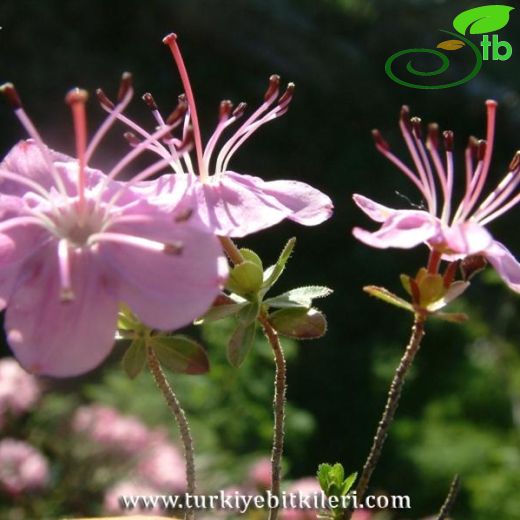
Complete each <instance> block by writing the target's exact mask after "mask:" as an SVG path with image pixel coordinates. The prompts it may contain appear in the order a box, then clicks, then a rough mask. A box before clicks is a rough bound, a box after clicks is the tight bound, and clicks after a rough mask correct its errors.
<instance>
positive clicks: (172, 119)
mask: <svg viewBox="0 0 520 520" xmlns="http://www.w3.org/2000/svg"><path fill="white" fill-rule="evenodd" d="M187 110H188V103H186V98H185V97H184V96H179V103H178V104H177V106H176V107H175V108H174V109H173V112H172V113H171V114H170V115H169V116H168V117H167V118H166V124H168V125H175V123H177V122H178V121H180V120H181V119H182V118H183V117H184V114H185V113H186V112H187Z"/></svg>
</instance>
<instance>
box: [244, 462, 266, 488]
mask: <svg viewBox="0 0 520 520" xmlns="http://www.w3.org/2000/svg"><path fill="white" fill-rule="evenodd" d="M249 478H250V480H251V481H252V483H253V484H254V485H255V486H256V487H257V488H258V489H269V488H270V487H271V460H270V459H269V457H263V458H261V459H258V460H257V461H256V462H255V463H254V464H253V465H252V466H251V468H250V470H249Z"/></svg>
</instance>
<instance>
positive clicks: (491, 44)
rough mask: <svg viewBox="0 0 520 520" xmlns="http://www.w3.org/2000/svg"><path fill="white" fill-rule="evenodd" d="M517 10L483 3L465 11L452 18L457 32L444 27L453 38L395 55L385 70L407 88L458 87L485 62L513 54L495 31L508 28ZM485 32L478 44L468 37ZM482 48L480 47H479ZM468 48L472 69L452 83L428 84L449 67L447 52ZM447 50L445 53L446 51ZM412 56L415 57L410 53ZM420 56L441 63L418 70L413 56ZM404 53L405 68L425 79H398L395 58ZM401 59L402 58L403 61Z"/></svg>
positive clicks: (387, 62)
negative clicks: (425, 47) (395, 70)
mask: <svg viewBox="0 0 520 520" xmlns="http://www.w3.org/2000/svg"><path fill="white" fill-rule="evenodd" d="M513 9H514V7H511V6H509V5H484V6H481V7H475V8H474V9H468V10H467V11H463V12H462V13H460V14H459V15H457V16H456V17H455V19H454V20H453V27H454V28H455V30H456V31H457V32H451V31H445V30H441V32H443V33H445V34H447V35H449V36H450V37H451V38H450V39H448V40H444V41H442V42H440V43H439V44H438V45H437V48H436V49H422V48H417V49H406V50H404V51H399V52H396V53H395V54H392V56H390V57H389V58H388V59H387V60H386V63H385V72H386V74H387V75H388V77H389V78H390V79H392V80H393V81H395V82H396V83H399V85H403V86H404V87H410V88H418V89H423V90H434V89H444V88H451V87H456V86H458V85H462V84H463V83H466V82H468V81H469V80H471V79H473V78H474V77H475V76H476V75H477V74H478V73H479V72H480V69H481V68H482V63H483V62H484V61H488V60H493V61H507V60H508V59H509V58H511V56H512V55H513V48H512V47H511V44H510V43H509V42H506V41H501V40H500V39H499V38H498V35H496V34H493V35H491V36H490V35H489V33H493V32H495V31H498V30H500V29H502V28H503V27H505V26H506V25H507V24H508V22H509V13H510V12H511V11H512V10H513ZM477 34H478V35H483V36H482V39H481V41H480V46H478V45H476V44H475V43H473V42H472V41H471V40H470V39H469V35H477ZM479 47H480V48H479ZM463 48H466V49H468V50H469V51H470V55H471V57H472V60H473V62H474V65H473V68H472V69H471V71H470V72H469V73H468V74H466V76H464V77H463V78H461V79H459V80H455V81H451V82H449V83H443V84H436V85H428V84H425V83H423V81H424V82H427V78H434V77H437V76H440V75H441V74H443V73H444V72H446V70H448V68H449V66H450V60H449V58H448V55H447V54H446V52H454V51H458V50H459V49H463ZM443 51H446V52H443ZM409 55H413V56H409ZM417 55H423V56H424V55H431V56H434V57H435V58H436V59H438V60H440V65H439V66H438V67H437V68H436V69H434V70H430V71H424V70H419V69H418V68H416V67H415V66H414V64H413V57H416V56H417ZM403 56H406V57H408V58H409V59H408V61H407V62H406V65H405V66H404V68H405V69H406V71H407V72H408V73H409V74H410V75H412V76H415V77H416V78H422V79H421V80H417V81H419V82H418V83H416V82H414V81H406V80H404V79H401V78H399V77H398V76H397V75H396V73H395V72H394V65H395V64H396V61H397V60H399V59H400V58H402V57H403ZM401 61H402V60H401Z"/></svg>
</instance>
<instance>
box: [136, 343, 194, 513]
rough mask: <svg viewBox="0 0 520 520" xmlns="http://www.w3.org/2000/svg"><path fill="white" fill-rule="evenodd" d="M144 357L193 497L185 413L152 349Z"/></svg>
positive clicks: (188, 437) (190, 439)
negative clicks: (172, 425)
mask: <svg viewBox="0 0 520 520" xmlns="http://www.w3.org/2000/svg"><path fill="white" fill-rule="evenodd" d="M146 355H147V360H148V367H149V368H150V372H151V373H152V376H153V378H154V380H155V383H156V384H157V387H158V388H159V390H160V391H161V393H162V394H163V396H164V399H165V400H166V403H167V404H168V408H169V409H170V411H171V412H172V414H173V416H174V418H175V422H176V423H177V426H178V428H179V433H180V436H181V441H182V445H183V448H184V458H185V460H186V491H187V492H188V493H189V494H190V495H192V496H193V495H195V489H196V479H195V457H194V449H193V438H192V436H191V432H190V426H189V423H188V419H187V417H186V413H185V412H184V410H183V408H182V407H181V404H180V402H179V399H178V398H177V395H176V394H175V392H174V391H173V388H172V387H171V385H170V383H169V382H168V380H167V379H166V376H165V374H164V371H163V369H162V368H161V365H160V363H159V360H158V359H157V356H156V355H155V352H154V351H153V349H151V348H150V347H148V348H147V349H146ZM184 518H185V519H186V520H193V519H194V518H195V512H194V511H193V510H189V511H186V514H185V517H184Z"/></svg>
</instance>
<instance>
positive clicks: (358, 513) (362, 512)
mask: <svg viewBox="0 0 520 520" xmlns="http://www.w3.org/2000/svg"><path fill="white" fill-rule="evenodd" d="M373 516H374V515H373V514H372V512H371V511H368V510H367V509H356V510H355V511H354V513H353V514H352V517H351V520H371V518H373Z"/></svg>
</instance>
